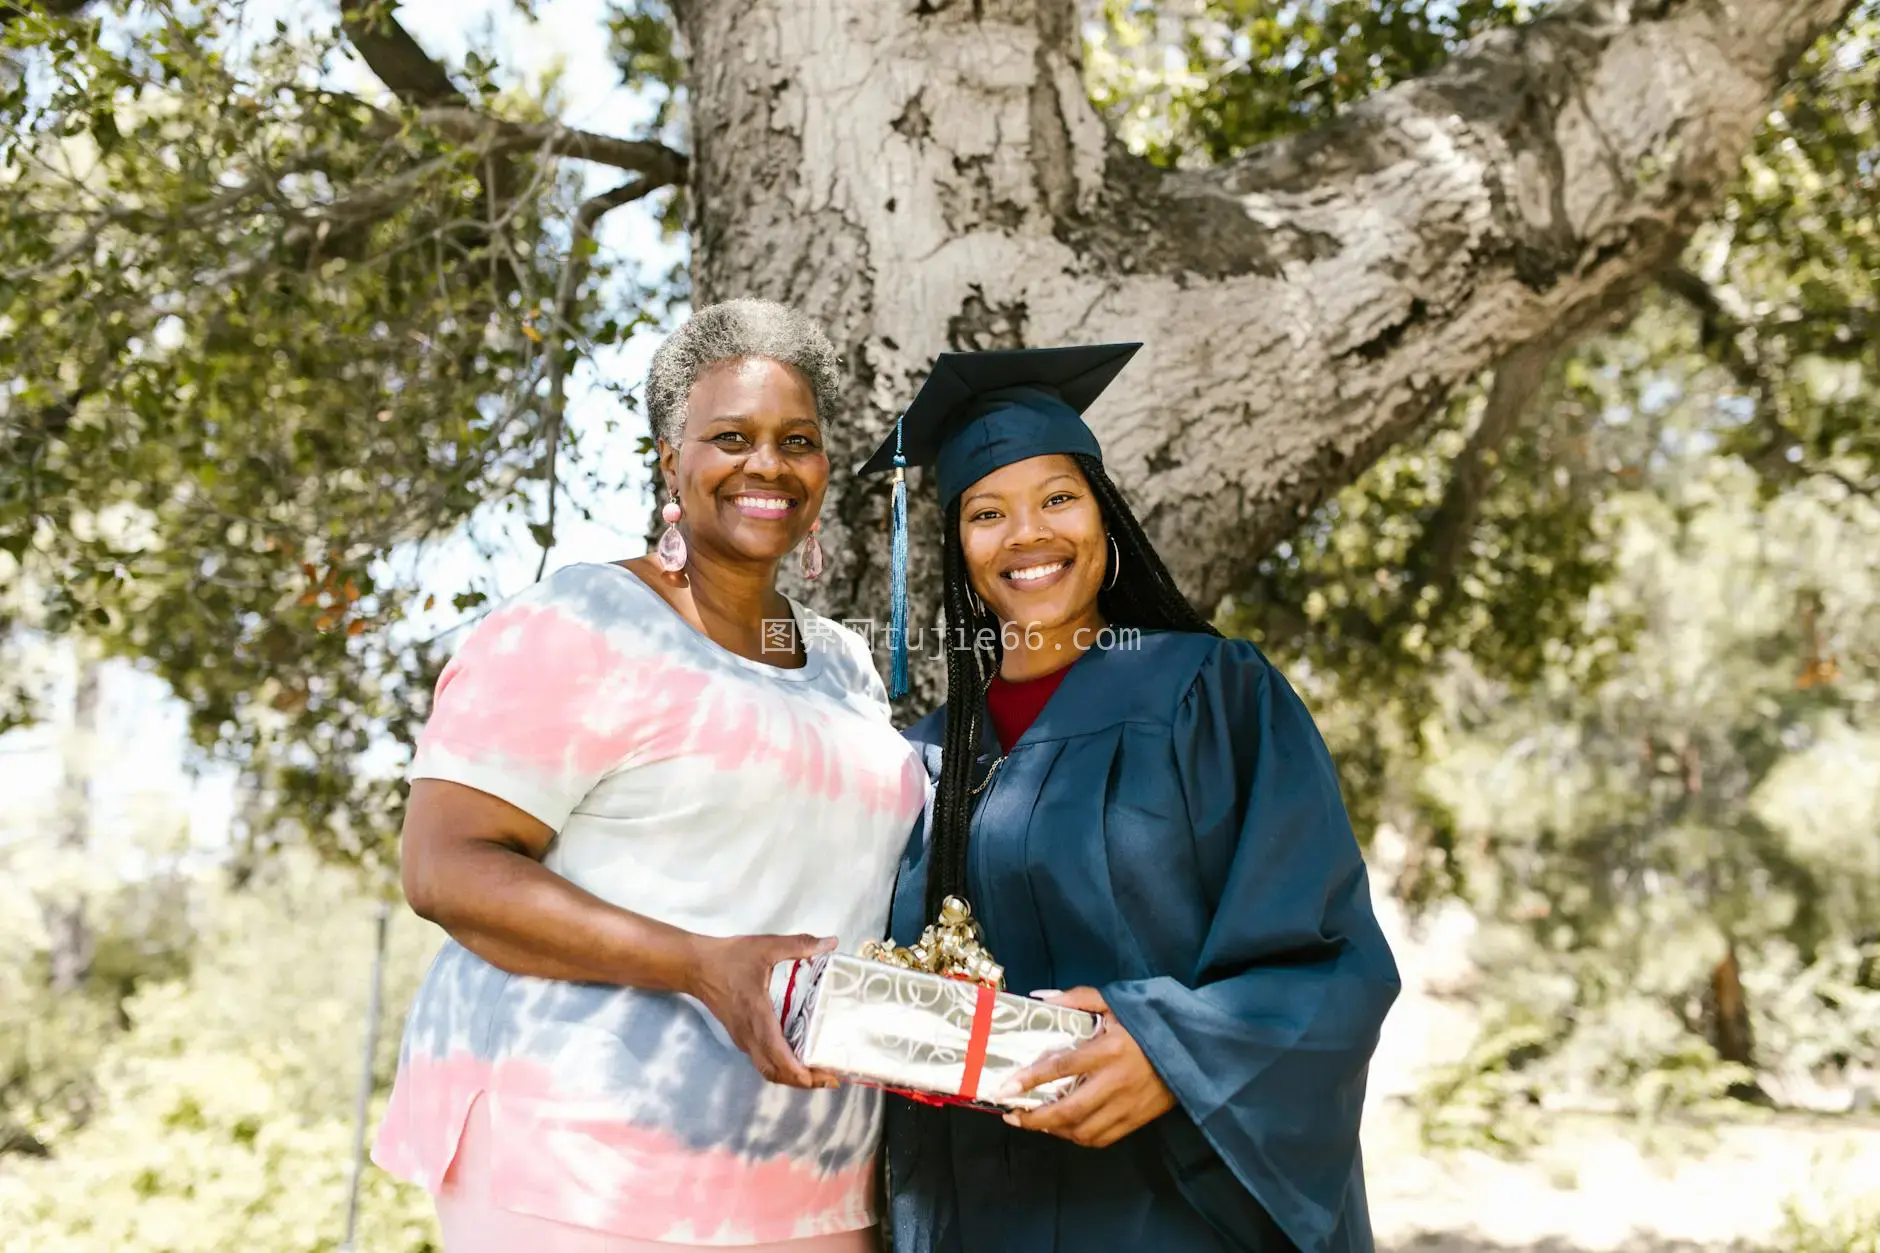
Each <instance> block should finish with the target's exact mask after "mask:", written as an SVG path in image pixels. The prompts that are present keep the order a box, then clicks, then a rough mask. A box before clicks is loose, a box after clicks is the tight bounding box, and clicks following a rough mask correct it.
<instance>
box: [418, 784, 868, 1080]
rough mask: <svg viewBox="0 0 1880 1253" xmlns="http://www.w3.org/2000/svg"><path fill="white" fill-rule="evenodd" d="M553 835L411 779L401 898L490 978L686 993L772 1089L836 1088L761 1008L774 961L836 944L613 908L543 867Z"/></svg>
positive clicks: (473, 797) (512, 813)
mask: <svg viewBox="0 0 1880 1253" xmlns="http://www.w3.org/2000/svg"><path fill="white" fill-rule="evenodd" d="M554 836H555V833H554V831H553V830H551V829H550V828H549V827H548V826H547V825H545V824H544V823H542V822H541V821H539V820H538V819H535V818H532V817H530V816H529V815H528V814H526V813H524V812H523V811H522V810H520V809H518V808H516V807H515V806H514V805H511V804H509V803H508V802H507V801H502V800H498V799H497V798H496V797H494V796H490V795H487V794H486V793H483V792H479V791H477V790H475V789H474V788H469V787H464V786H462V785H460V784H456V783H447V782H444V781H443V780H440V779H418V780H416V781H414V782H413V783H412V785H411V800H410V804H409V806H408V807H407V809H406V811H405V826H404V835H403V846H404V852H403V870H404V887H405V898H406V900H408V901H409V902H410V904H411V908H412V909H413V910H414V911H415V912H416V913H417V914H418V915H419V916H420V917H423V918H427V919H429V920H430V921H432V922H435V923H436V924H437V925H438V926H440V927H443V928H444V930H445V931H447V932H449V933H450V936H451V938H452V939H454V940H456V941H457V942H458V943H459V944H461V945H463V946H464V947H465V948H467V949H469V950H470V951H471V952H473V953H475V954H476V955H477V956H478V957H481V958H482V959H483V960H485V961H487V962H489V963H490V964H491V965H493V966H496V967H498V968H499V969H502V970H507V971H509V972H511V973H512V974H519V975H532V976H535V977H537V978H543V979H565V980H569V981H572V982H580V983H612V984H620V985H623V986H627V987H634V988H644V989H646V990H648V991H654V992H682V993H685V994H687V995H690V996H694V997H696V998H698V1000H699V1001H701V1002H703V1003H704V1005H705V1007H706V1008H707V1009H709V1010H710V1011H711V1012H712V1014H713V1016H714V1017H716V1018H717V1019H718V1021H719V1022H721V1023H723V1024H724V1026H725V1029H726V1030H727V1031H728V1032H729V1033H730V1034H731V1038H732V1040H733V1041H734V1042H735V1043H736V1044H737V1045H738V1047H739V1048H741V1049H743V1050H744V1051H745V1053H747V1054H749V1056H750V1058H751V1061H752V1063H753V1064H754V1065H755V1066H756V1067H757V1069H758V1072H759V1073H760V1074H762V1075H763V1076H764V1077H765V1078H766V1079H768V1080H770V1081H771V1082H772V1083H783V1084H789V1085H791V1086H794V1087H805V1088H807V1087H832V1086H834V1084H835V1081H834V1080H833V1079H831V1078H829V1077H828V1076H823V1075H819V1074H816V1073H815V1072H812V1071H811V1070H809V1069H808V1068H806V1067H805V1066H804V1065H803V1063H802V1062H800V1061H799V1060H797V1058H796V1055H795V1054H794V1053H792V1052H791V1051H790V1047H789V1045H788V1044H787V1043H786V1042H785V1041H784V1038H783V1029H782V1027H781V1026H780V1025H779V1023H778V1021H777V1015H776V1012H775V1010H774V1008H773V1006H772V1004H771V1000H770V975H771V971H772V970H773V969H774V968H775V967H776V966H777V964H778V963H779V962H786V961H792V960H795V959H797V958H801V957H809V956H812V955H814V954H816V953H820V952H825V951H827V950H828V949H829V948H831V947H833V946H834V943H835V942H834V941H833V940H819V939H818V938H817V937H815V936H811V935H795V936H780V935H768V936H739V937H736V938H732V939H718V938H715V937H710V936H702V935H698V934H696V933H694V932H691V931H686V930H684V929H682V928H679V927H674V926H670V925H668V924H666V923H663V922H659V921H656V920H655V919H652V918H648V917H645V916H644V915H641V914H635V913H632V912H629V911H628V910H624V909H621V908H619V907H618V906H614V905H610V904H608V903H607V902H606V901H603V900H601V899H600V898H599V897H597V896H595V895H593V894H592V893H590V892H587V891H584V890H582V889H581V888H579V887H576V886H575V885H574V884H572V883H570V882H569V881H568V880H566V879H564V878H562V877H561V876H560V875H557V874H555V873H554V872H553V871H551V870H549V869H547V868H546V867H545V866H543V865H542V857H543V856H544V855H545V854H546V853H547V851H548V846H549V843H550V841H551V840H553V839H554Z"/></svg>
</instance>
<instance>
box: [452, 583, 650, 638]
mask: <svg viewBox="0 0 1880 1253" xmlns="http://www.w3.org/2000/svg"><path fill="white" fill-rule="evenodd" d="M657 597H658V593H657V592H655V591H653V590H652V589H651V588H649V587H647V586H645V585H644V584H642V583H641V582H640V581H639V579H638V577H637V576H635V575H634V574H633V573H632V572H631V571H629V570H627V569H625V568H624V567H621V566H610V565H602V564H599V563H592V562H584V563H581V564H578V565H572V566H563V567H562V568H561V569H559V570H557V571H555V572H554V573H553V574H551V575H549V576H548V577H547V578H545V579H541V580H539V581H537V582H535V583H533V584H531V585H530V586H528V587H526V588H524V589H522V590H521V591H520V592H517V593H516V594H515V595H513V596H511V597H509V598H508V599H507V600H505V601H503V602H502V603H501V604H499V605H497V606H496V608H495V609H493V610H491V611H490V613H489V614H488V615H487V616H486V617H484V619H483V620H482V621H481V622H479V623H478V624H477V626H476V628H475V630H474V631H472V632H471V635H470V637H469V638H467V639H466V640H465V643H466V645H468V644H469V643H470V642H471V640H477V641H478V642H485V641H488V640H491V639H492V638H498V637H500V638H511V637H517V636H527V637H529V639H528V643H529V644H530V646H531V647H530V651H540V650H543V649H554V648H555V647H557V646H558V645H559V646H563V647H566V646H573V645H577V644H579V643H580V642H582V641H584V640H590V641H594V642H596V643H600V642H605V645H606V647H607V648H608V649H609V650H610V651H613V652H621V653H630V652H640V651H644V650H646V649H647V648H648V647H649V646H650V647H657V643H656V641H654V640H653V639H652V638H651V637H652V636H653V635H656V634H657V632H656V631H655V630H653V629H652V628H655V627H657V625H658V623H659V618H658V611H659V609H660V608H661V606H660V605H658V604H657V603H655V601H656V598H657ZM669 616H670V615H669Z"/></svg>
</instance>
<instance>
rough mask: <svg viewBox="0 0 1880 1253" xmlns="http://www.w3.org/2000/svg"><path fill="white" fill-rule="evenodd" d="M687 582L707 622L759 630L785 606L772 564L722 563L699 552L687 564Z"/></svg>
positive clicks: (700, 612) (694, 601)
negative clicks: (762, 623)
mask: <svg viewBox="0 0 1880 1253" xmlns="http://www.w3.org/2000/svg"><path fill="white" fill-rule="evenodd" d="M685 581H686V584H687V586H688V587H690V588H691V591H692V603H693V604H694V605H695V606H697V607H698V612H699V616H700V617H701V618H703V619H705V620H706V621H707V622H713V623H723V624H724V625H727V626H737V627H746V628H749V629H752V630H756V629H757V628H758V624H759V623H761V622H762V621H763V620H764V619H765V618H773V617H776V616H777V613H778V611H779V610H780V609H781V608H782V607H783V605H784V599H783V595H782V593H780V592H778V591H777V567H776V564H775V563H772V562H767V563H761V564H759V563H753V562H748V561H737V562H727V561H718V560H715V559H713V558H712V557H711V555H710V554H708V553H700V552H695V553H693V555H692V557H691V559H690V560H689V561H687V562H686V566H685Z"/></svg>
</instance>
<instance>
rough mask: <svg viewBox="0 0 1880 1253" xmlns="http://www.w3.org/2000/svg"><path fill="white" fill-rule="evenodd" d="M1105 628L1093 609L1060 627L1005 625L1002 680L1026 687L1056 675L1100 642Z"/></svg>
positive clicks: (1000, 672) (1000, 669)
mask: <svg viewBox="0 0 1880 1253" xmlns="http://www.w3.org/2000/svg"><path fill="white" fill-rule="evenodd" d="M1104 626H1105V623H1104V619H1103V615H1102V614H1101V613H1099V612H1098V611H1097V608H1096V606H1094V605H1092V606H1091V607H1090V612H1089V613H1087V614H1085V615H1084V616H1083V617H1081V618H1076V619H1073V620H1072V621H1070V622H1066V623H1063V624H1062V625H1059V626H1054V627H1031V628H1030V629H1026V628H1023V627H1020V626H1018V625H1017V624H1016V623H1005V624H1003V626H1002V628H1001V629H1002V631H1003V633H1004V639H1003V641H1002V642H1003V643H1004V644H1005V646H1006V648H1005V658H1004V660H1003V661H1002V662H1001V663H1000V665H999V677H1000V678H1002V679H1004V680H1005V681H1006V682H1007V683H1023V682H1025V681H1026V680H1027V679H1041V678H1043V677H1044V676H1045V675H1047V674H1054V673H1056V672H1057V671H1059V670H1062V669H1063V668H1064V667H1065V666H1068V665H1070V664H1071V663H1072V662H1074V661H1076V660H1077V659H1078V658H1079V657H1081V656H1083V655H1084V653H1085V652H1086V651H1087V650H1089V649H1090V647H1091V646H1092V645H1094V644H1095V643H1096V642H1097V634H1098V632H1100V631H1102V630H1103V628H1104Z"/></svg>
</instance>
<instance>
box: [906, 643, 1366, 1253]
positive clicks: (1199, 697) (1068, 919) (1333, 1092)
mask: <svg viewBox="0 0 1880 1253" xmlns="http://www.w3.org/2000/svg"><path fill="white" fill-rule="evenodd" d="M944 718H945V711H944V709H942V710H940V711H936V712H935V713H934V714H933V715H930V716H929V717H928V718H926V719H925V720H924V721H922V722H921V723H920V724H918V725H917V726H915V727H914V728H912V729H911V730H910V731H909V732H908V736H909V738H910V739H912V740H913V741H914V742H915V743H916V744H917V745H919V746H920V747H921V749H922V752H923V755H924V756H925V758H926V761H927V767H928V770H929V772H930V773H931V774H932V775H933V777H935V778H938V775H939V766H940V743H941V739H942V732H943V728H944ZM982 747H983V749H984V753H983V755H982V756H981V758H980V760H979V762H978V763H977V765H976V767H975V776H974V781H975V783H977V782H978V781H979V780H980V779H981V778H983V777H984V776H985V774H986V772H987V770H988V768H989V767H990V766H991V765H992V763H993V762H994V760H995V759H996V758H997V756H998V745H997V743H996V742H995V741H993V740H992V739H991V735H990V732H988V734H987V738H986V740H985V742H984V744H983V745H982ZM931 816H932V813H931V808H930V810H929V813H928V814H927V815H926V816H924V817H923V818H922V819H921V822H920V825H919V826H918V827H917V829H916V830H915V832H914V836H913V838H912V840H911V841H910V842H909V846H908V851H907V853H906V855H905V857H904V858H903V862H902V866H901V872H900V877H899V879H898V881H897V883H896V887H895V897H894V910H893V918H892V923H891V929H892V932H893V935H894V938H895V939H896V940H897V941H898V942H900V943H903V944H905V943H910V942H911V941H913V940H914V939H915V937H916V936H918V935H919V933H920V930H921V928H922V927H923V926H924V925H925V924H926V923H927V922H928V921H930V920H929V919H927V918H926V917H925V914H926V909H925V903H924V898H925V894H926V845H927V824H928V821H929V820H930V818H931ZM968 859H969V861H968V872H967V897H968V899H969V900H970V901H971V902H972V905H973V909H974V912H975V913H976V914H977V915H978V917H979V918H980V920H981V922H982V924H983V926H984V929H985V939H986V942H987V944H988V946H989V947H990V948H991V950H992V953H993V955H994V956H995V957H996V958H997V959H998V960H999V961H1001V962H1003V963H1004V964H1005V967H1006V971H1007V986H1008V987H1010V988H1011V989H1012V990H1013V991H1017V992H1026V991H1030V990H1032V989H1037V988H1072V987H1078V986H1082V985H1088V986H1092V987H1096V988H1098V989H1099V990H1101V991H1102V993H1103V995H1104V997H1105V999H1106V1000H1107V1001H1108V1002H1109V1005H1110V1007H1111V1009H1112V1011H1113V1012H1114V1013H1115V1015H1116V1018H1117V1021H1118V1022H1120V1023H1121V1024H1122V1025H1123V1026H1124V1027H1125V1028H1127V1029H1128V1031H1129V1032H1130V1034H1131V1035H1132V1036H1133V1037H1135V1039H1136V1041H1137V1042H1138V1043H1139V1044H1140V1045H1141V1046H1142V1049H1143V1052H1144V1053H1145V1054H1146V1055H1147V1056H1148V1059H1149V1061H1150V1062H1151V1063H1152V1064H1153V1065H1154V1067H1155V1069H1156V1071H1157V1073H1158V1074H1160V1075H1161V1077H1162V1079H1163V1082H1165V1083H1166V1084H1167V1085H1168V1086H1169V1089H1170V1090H1171V1091H1172V1092H1173V1093H1174V1095H1175V1097H1176V1100H1177V1108H1176V1109H1174V1110H1172V1111H1170V1112H1169V1113H1168V1114H1165V1115H1164V1116H1162V1117H1161V1118H1159V1119H1157V1120H1156V1121H1154V1122H1152V1123H1150V1124H1148V1125H1147V1126H1145V1127H1143V1128H1142V1129H1140V1130H1138V1131H1136V1132H1135V1133H1133V1134H1132V1135H1130V1136H1127V1137H1125V1138H1124V1139H1123V1140H1121V1141H1119V1142H1118V1143H1116V1144H1115V1145H1112V1146H1111V1147H1109V1148H1107V1149H1088V1148H1082V1147H1079V1146H1077V1145H1073V1144H1070V1143H1068V1142H1066V1141H1063V1140H1060V1139H1057V1138H1055V1137H1052V1136H1047V1135H1044V1134H1041V1133H1039V1132H1031V1131H1021V1130H1018V1129H1015V1128H1012V1127H1008V1126H1006V1125H1005V1124H1004V1122H1002V1121H1001V1120H1000V1119H999V1118H998V1116H997V1115H994V1114H987V1113H983V1112H978V1111H972V1110H962V1109H955V1108H933V1107H929V1106H923V1105H917V1104H914V1103H912V1102H909V1101H906V1100H903V1099H901V1098H899V1097H891V1098H889V1108H888V1113H887V1125H886V1137H885V1144H886V1149H887V1164H886V1175H887V1184H888V1189H889V1194H890V1221H891V1230H892V1239H893V1246H894V1250H895V1253H1053V1251H1055V1253H1125V1251H1128V1253H1136V1251H1138V1250H1149V1251H1152V1253H1268V1251H1269V1250H1287V1249H1301V1250H1305V1251H1306V1253H1370V1251H1371V1250H1372V1248H1373V1244H1372V1239H1371V1229H1370V1220H1369V1216H1368V1211H1367V1207H1366V1204H1365V1194H1364V1171H1363V1165H1362V1162H1361V1160H1360V1156H1359V1149H1358V1123H1359V1116H1360V1112H1361V1110H1362V1107H1363V1103H1364V1085H1365V1072H1366V1068H1367V1066H1368V1065H1369V1062H1370V1057H1371V1053H1372V1051H1373V1049H1374V1048H1375V1047H1376V1044H1377V1038H1378V1030H1379V1028H1380V1026H1381V1025H1382V1023H1383V1020H1384V1015H1385V1012H1386V1011H1387V1010H1388V1009H1389V1008H1390V1005H1391V1002H1392V1001H1393V1000H1394V999H1395V998H1396V995H1397V991H1398V987H1399V982H1398V975H1397V968H1396V965H1395V963H1394V962H1393V960H1392V958H1391V954H1390V949H1389V947H1388V945H1387V944H1386V943H1385V940H1384V937H1383V934H1382V932H1381V931H1380V930H1379V929H1378V925H1377V920H1376V918H1375V916H1374V915H1373V913H1372V909H1371V898H1370V889H1369V885H1368V882H1367V878H1366V874H1365V869H1364V863H1363V861H1362V860H1361V859H1360V856H1359V852H1358V845H1357V842H1356V840H1354V839H1353V837H1352V832H1351V826H1350V822H1349V820H1348V819H1347V818H1346V816H1345V809H1344V803H1343V801H1342V800H1341V798H1340V795H1339V790H1338V783H1337V779H1336V776H1335V774H1334V771H1333V767H1332V762H1331V759H1330V757H1329V756H1328V755H1327V753H1326V751H1325V746H1324V743H1323V741H1322V740H1321V739H1320V737H1319V734H1318V730H1317V728H1316V727H1315V726H1314V725H1313V722H1312V719H1311V716H1310V715H1309V714H1308V713H1307V712H1306V709H1305V706H1304V705H1303V704H1302V703H1301V702H1300V700H1299V698H1298V696H1297V695H1295V694H1294V693H1293V691H1292V689H1291V688H1290V687H1289V686H1287V684H1286V682H1285V680H1284V679H1283V678H1281V677H1280V675H1279V673H1278V672H1277V671H1275V670H1274V669H1273V668H1272V666H1271V665H1269V664H1268V662H1267V661H1266V659H1265V658H1264V657H1263V656H1261V655H1260V653H1259V651H1258V650H1257V649H1256V648H1254V647H1253V646H1252V645H1251V644H1248V643H1246V642H1245V641H1240V640H1221V639H1216V638H1214V637H1211V636H1205V635H1198V634H1190V633H1184V632H1143V633H1142V634H1141V635H1140V637H1139V639H1138V640H1137V646H1135V647H1116V648H1111V649H1107V650H1098V649H1092V650H1091V651H1090V652H1088V653H1086V654H1085V655H1084V656H1083V657H1082V658H1080V659H1079V660H1078V661H1077V662H1076V663H1075V665H1073V666H1072V667H1071V669H1070V671H1069V673H1067V674H1066V675H1065V677H1064V680H1063V683H1062V685H1061V686H1060V687H1059V688H1058V689H1057V691H1056V692H1055V693H1054V694H1053V695H1052V697H1051V700H1050V702H1049V703H1048V704H1047V705H1046V706H1045V708H1044V710H1043V712H1042V713H1040V714H1039V716H1038V719H1037V721H1036V722H1034V723H1033V724H1032V726H1031V728H1030V729H1029V730H1028V731H1026V732H1025V734H1024V735H1023V736H1022V737H1020V739H1019V740H1018V742H1017V743H1016V744H1015V745H1014V746H1013V748H1012V750H1011V752H1010V753H1009V754H1008V755H1007V757H1006V759H1005V761H1004V763H1003V764H1002V765H1000V766H999V767H998V769H997V770H996V771H995V772H994V773H993V775H992V778H991V780H990V782H989V783H988V784H987V786H986V787H985V790H984V791H983V792H982V793H981V794H980V796H979V798H978V802H977V810H976V812H975V815H974V819H973V827H972V832H971V838H970V846H969V851H968Z"/></svg>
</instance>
